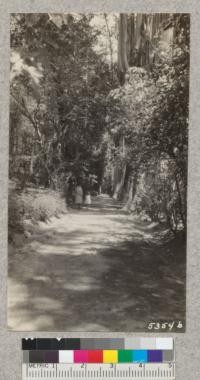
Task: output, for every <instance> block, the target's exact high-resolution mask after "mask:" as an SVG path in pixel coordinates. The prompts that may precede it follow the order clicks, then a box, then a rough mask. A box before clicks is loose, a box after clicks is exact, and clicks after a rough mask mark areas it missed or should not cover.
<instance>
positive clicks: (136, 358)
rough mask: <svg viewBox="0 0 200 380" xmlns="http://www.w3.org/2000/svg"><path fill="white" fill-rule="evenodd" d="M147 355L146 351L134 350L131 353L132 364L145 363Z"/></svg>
mask: <svg viewBox="0 0 200 380" xmlns="http://www.w3.org/2000/svg"><path fill="white" fill-rule="evenodd" d="M147 361H148V354H147V350H134V351H133V362H134V363H147Z"/></svg>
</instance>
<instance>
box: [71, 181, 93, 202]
mask: <svg viewBox="0 0 200 380" xmlns="http://www.w3.org/2000/svg"><path fill="white" fill-rule="evenodd" d="M71 190H72V189H71ZM72 191H73V198H74V199H73V203H74V204H75V205H76V207H77V208H81V206H82V205H83V204H84V205H87V206H88V205H91V195H90V179H89V178H88V177H87V178H86V179H85V180H84V182H83V180H82V179H78V180H77V182H76V183H74V184H73V190H72Z"/></svg>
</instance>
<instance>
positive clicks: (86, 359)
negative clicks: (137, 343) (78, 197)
mask: <svg viewBox="0 0 200 380" xmlns="http://www.w3.org/2000/svg"><path fill="white" fill-rule="evenodd" d="M173 361H174V351H173V350H61V351H56V350H49V351H47V350H33V351H27V350H26V351H24V352H23V363H27V364H28V363H52V364H53V363H55V364H58V363H63V364H64V363H67V364H78V363H101V364H108V363H111V364H119V363H167V362H173Z"/></svg>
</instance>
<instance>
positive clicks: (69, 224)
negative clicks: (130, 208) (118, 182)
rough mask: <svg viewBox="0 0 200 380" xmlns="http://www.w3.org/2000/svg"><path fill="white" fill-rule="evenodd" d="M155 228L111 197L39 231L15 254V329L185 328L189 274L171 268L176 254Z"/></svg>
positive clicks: (12, 286)
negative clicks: (155, 324) (180, 323)
mask: <svg viewBox="0 0 200 380" xmlns="http://www.w3.org/2000/svg"><path fill="white" fill-rule="evenodd" d="M155 228H156V227H155V225H153V224H150V223H147V222H141V221H139V220H138V219H137V218H135V217H133V216H131V215H127V213H125V212H124V211H123V210H122V209H121V205H119V204H118V203H117V202H115V201H113V200H112V199H111V198H109V197H106V196H99V197H96V198H95V199H94V200H93V205H92V207H89V208H83V209H81V210H74V209H71V210H69V212H68V213H67V214H65V215H62V216H61V217H60V218H59V219H58V218H54V219H52V221H51V222H50V223H48V224H45V223H40V224H39V226H38V228H37V231H36V232H35V235H33V236H32V237H31V239H29V241H28V242H27V244H26V245H25V246H24V247H23V249H20V250H18V251H17V252H16V251H15V252H10V256H9V285H8V294H9V305H8V306H9V310H8V325H9V328H11V329H15V330H24V331H31V330H49V331H141V330H143V331H144V330H145V328H146V327H147V323H148V322H149V321H152V320H157V319H158V318H159V319H162V320H166V321H167V320H171V317H172V316H173V318H175V319H180V320H181V318H182V316H183V315H184V305H183V302H182V300H183V297H184V278H183V276H184V268H183V267H179V266H178V265H168V262H167V260H166V257H172V255H173V252H172V251H173V249H172V247H171V250H170V247H168V251H169V252H168V253H167V255H168V256H167V255H166V249H167V248H166V246H164V245H163V243H161V240H160V238H159V234H157V235H158V238H156V236H157V235H156V234H155ZM170 255H171V256H170ZM172 299H173V302H172Z"/></svg>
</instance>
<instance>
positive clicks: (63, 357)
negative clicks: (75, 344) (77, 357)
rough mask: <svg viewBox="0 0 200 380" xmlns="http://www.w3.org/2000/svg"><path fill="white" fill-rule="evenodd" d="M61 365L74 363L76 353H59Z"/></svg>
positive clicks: (66, 351)
mask: <svg viewBox="0 0 200 380" xmlns="http://www.w3.org/2000/svg"><path fill="white" fill-rule="evenodd" d="M59 363H74V351H70V350H69V351H68V350H65V351H59Z"/></svg>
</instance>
